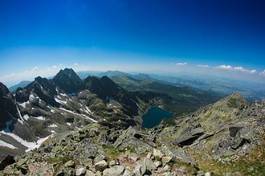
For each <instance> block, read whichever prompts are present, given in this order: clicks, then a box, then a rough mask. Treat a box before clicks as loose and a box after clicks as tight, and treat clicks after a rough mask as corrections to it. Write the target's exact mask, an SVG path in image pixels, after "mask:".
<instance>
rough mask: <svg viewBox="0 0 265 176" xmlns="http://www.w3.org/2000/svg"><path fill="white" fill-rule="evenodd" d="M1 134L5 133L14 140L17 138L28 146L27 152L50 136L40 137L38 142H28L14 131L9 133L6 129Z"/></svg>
mask: <svg viewBox="0 0 265 176" xmlns="http://www.w3.org/2000/svg"><path fill="white" fill-rule="evenodd" d="M0 134H4V135H7V136H10V137H12V138H13V139H14V140H16V141H17V142H19V143H20V144H22V145H23V146H25V147H27V148H28V149H27V150H26V152H28V151H31V150H33V149H35V148H39V147H40V145H41V144H42V143H43V142H44V141H45V140H47V139H48V138H49V137H50V136H47V137H45V138H39V139H38V141H37V142H28V141H26V140H24V139H22V138H21V137H19V136H17V135H16V134H14V133H7V132H5V131H0Z"/></svg>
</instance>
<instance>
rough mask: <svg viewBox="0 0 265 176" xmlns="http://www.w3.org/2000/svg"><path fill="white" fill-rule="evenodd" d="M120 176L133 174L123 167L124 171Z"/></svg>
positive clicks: (132, 175)
mask: <svg viewBox="0 0 265 176" xmlns="http://www.w3.org/2000/svg"><path fill="white" fill-rule="evenodd" d="M122 176H134V174H133V173H132V172H131V171H130V170H128V169H125V171H124V173H123V174H122Z"/></svg>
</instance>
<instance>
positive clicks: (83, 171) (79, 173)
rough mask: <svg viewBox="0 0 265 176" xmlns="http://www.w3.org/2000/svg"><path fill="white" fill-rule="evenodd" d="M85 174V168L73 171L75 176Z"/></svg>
mask: <svg viewBox="0 0 265 176" xmlns="http://www.w3.org/2000/svg"><path fill="white" fill-rule="evenodd" d="M85 174H86V168H84V167H81V168H78V169H76V170H75V175H76V176H83V175H85Z"/></svg>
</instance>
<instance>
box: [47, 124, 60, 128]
mask: <svg viewBox="0 0 265 176" xmlns="http://www.w3.org/2000/svg"><path fill="white" fill-rule="evenodd" d="M48 127H49V128H56V127H58V126H57V125H56V124H51V125H49V126H48Z"/></svg>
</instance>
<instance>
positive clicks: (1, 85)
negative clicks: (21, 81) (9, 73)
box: [0, 82, 9, 97]
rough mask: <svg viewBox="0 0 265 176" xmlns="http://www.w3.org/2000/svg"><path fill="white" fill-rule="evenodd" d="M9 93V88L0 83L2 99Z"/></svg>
mask: <svg viewBox="0 0 265 176" xmlns="http://www.w3.org/2000/svg"><path fill="white" fill-rule="evenodd" d="M8 93H9V90H8V88H7V87H6V86H5V85H4V84H3V83H1V82H0V97H2V96H5V95H7V94H8Z"/></svg>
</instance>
